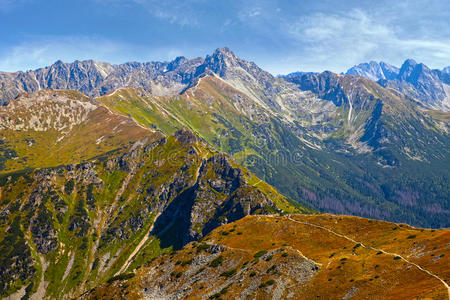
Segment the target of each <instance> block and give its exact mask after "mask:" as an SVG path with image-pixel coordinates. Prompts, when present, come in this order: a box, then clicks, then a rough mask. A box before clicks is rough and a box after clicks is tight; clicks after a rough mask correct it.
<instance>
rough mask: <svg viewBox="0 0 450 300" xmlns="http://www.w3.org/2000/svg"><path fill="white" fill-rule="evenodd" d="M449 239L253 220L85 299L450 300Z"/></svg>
mask: <svg viewBox="0 0 450 300" xmlns="http://www.w3.org/2000/svg"><path fill="white" fill-rule="evenodd" d="M449 242H450V231H449V230H424V229H417V228H412V227H409V226H407V225H403V224H393V223H387V222H380V221H374V220H368V219H362V218H356V217H348V216H333V215H320V216H305V215H290V216H284V217H277V216H248V217H245V218H244V219H241V220H239V221H237V222H235V223H232V224H228V225H224V226H222V227H219V228H217V229H216V230H214V231H213V232H212V233H210V234H209V235H207V236H206V237H205V238H204V239H203V240H202V241H201V242H199V243H191V244H189V245H187V246H186V247H185V248H184V249H183V250H181V251H177V252H175V253H171V254H166V255H162V256H161V257H159V258H157V259H156V260H154V261H149V262H148V263H147V264H145V265H144V266H143V267H142V268H139V269H137V270H136V273H127V274H123V275H122V276H118V277H116V278H113V279H111V280H110V281H108V283H105V284H104V285H102V286H100V287H98V288H96V289H94V290H92V291H90V292H89V293H87V294H86V295H84V296H83V297H82V299H99V298H102V297H104V296H106V295H107V296H108V297H111V298H112V299H122V298H123V297H127V298H128V299H142V298H144V299H155V298H156V299H179V298H183V299H206V298H208V297H209V298H210V299H219V298H223V299H246V298H256V299H289V298H292V299H317V298H323V299H351V298H355V299H418V298H421V299H448V297H449V287H448V282H449V281H450V268H449V258H448V256H449V251H450V249H449V246H448V245H449Z"/></svg>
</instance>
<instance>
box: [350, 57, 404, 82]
mask: <svg viewBox="0 0 450 300" xmlns="http://www.w3.org/2000/svg"><path fill="white" fill-rule="evenodd" d="M345 74H346V75H359V76H363V77H366V78H368V79H371V80H374V81H377V80H380V79H388V80H390V79H394V78H395V77H396V76H397V75H398V68H397V67H395V66H392V65H390V64H388V63H385V62H382V61H381V62H379V63H378V62H376V61H370V62H368V63H361V64H359V65H356V66H353V67H352V68H350V69H349V70H348V71H347V72H346V73H345Z"/></svg>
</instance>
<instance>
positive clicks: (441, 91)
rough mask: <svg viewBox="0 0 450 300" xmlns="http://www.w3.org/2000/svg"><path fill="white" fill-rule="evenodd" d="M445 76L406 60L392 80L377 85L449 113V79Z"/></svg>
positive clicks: (440, 72) (438, 71) (382, 81)
mask: <svg viewBox="0 0 450 300" xmlns="http://www.w3.org/2000/svg"><path fill="white" fill-rule="evenodd" d="M446 75H447V74H446V73H444V72H442V71H440V70H431V69H430V68H428V67H427V66H425V65H424V64H422V63H420V64H419V63H417V62H415V61H414V60H412V59H408V60H406V61H405V62H404V63H403V65H402V67H401V68H400V72H399V74H398V76H397V77H396V78H395V79H394V80H387V81H385V80H381V81H380V82H379V83H380V84H381V85H382V86H384V87H389V88H393V89H396V90H398V91H400V92H402V93H404V94H405V95H408V96H410V97H413V98H415V99H417V100H419V101H420V102H421V103H422V104H424V105H425V106H426V107H429V108H434V109H441V110H444V111H450V78H448V76H446Z"/></svg>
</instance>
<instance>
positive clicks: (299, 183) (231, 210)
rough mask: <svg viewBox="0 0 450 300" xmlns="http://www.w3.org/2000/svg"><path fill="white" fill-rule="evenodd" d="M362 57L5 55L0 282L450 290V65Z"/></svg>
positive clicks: (337, 291) (224, 52)
mask: <svg viewBox="0 0 450 300" xmlns="http://www.w3.org/2000/svg"><path fill="white" fill-rule="evenodd" d="M360 69H361V74H358V75H356V76H355V75H343V74H335V73H332V72H323V73H302V72H299V73H295V74H290V75H289V76H283V77H275V76H273V75H271V74H270V73H268V72H266V71H264V70H262V69H261V68H259V67H258V66H257V65H256V64H255V63H253V62H248V61H245V60H243V59H241V58H239V57H238V56H237V55H236V54H234V53H233V52H232V51H231V50H230V49H228V48H221V49H217V50H216V51H215V52H214V53H213V54H212V55H208V56H206V57H205V58H196V59H186V58H184V57H179V58H176V59H175V60H173V61H171V62H150V63H126V64H122V65H112V64H108V63H99V62H95V61H76V62H74V63H71V64H67V63H63V62H61V61H58V62H57V63H55V64H54V65H52V66H50V67H46V68H42V69H38V70H35V71H27V72H15V73H5V72H4V73H1V74H0V84H1V87H2V88H1V90H0V98H1V99H2V101H3V104H4V105H3V106H0V295H1V296H2V297H10V299H20V298H25V299H27V298H30V297H31V298H33V299H41V298H50V299H61V298H67V297H71V298H75V297H82V298H89V299H90V298H92V299H95V298H96V297H97V298H101V297H103V296H104V293H105V292H107V293H109V295H114V297H113V298H115V299H120V298H145V297H147V298H162V299H175V298H189V297H192V298H195V297H196V295H201V296H200V297H203V298H208V297H209V298H221V297H224V298H230V297H232V298H234V297H236V296H237V295H238V294H240V295H248V296H250V297H253V298H254V297H260V298H269V297H270V298H273V297H274V298H278V299H281V298H285V297H287V296H288V295H291V296H292V297H302V295H303V296H304V297H306V296H305V295H312V293H316V292H320V293H322V295H316V296H323V297H326V298H336V297H339V298H345V299H350V298H351V297H354V296H355V297H359V298H367V297H370V296H373V297H375V298H376V297H379V298H392V299H398V298H399V296H404V297H408V296H411V297H425V298H427V297H428V298H433V297H435V298H443V297H445V296H448V283H447V282H448V278H450V269H449V268H448V265H449V264H448V257H449V255H450V253H448V252H449V251H448V243H449V242H450V240H449V239H450V236H449V231H448V230H442V229H437V228H443V227H449V226H450V223H449V220H450V218H449V215H450V203H449V195H450V193H449V186H448V182H449V177H450V176H449V175H450V174H449V169H448V165H449V163H450V159H449V158H450V156H449V150H448V149H449V145H450V137H449V134H448V129H449V128H448V126H449V121H450V116H449V112H447V111H446V107H445V101H446V100H442V101H441V100H440V99H441V98H439V97H441V96H442V95H441V94H439V93H438V92H436V91H437V90H438V89H439V88H443V89H444V91H445V88H446V87H445V85H446V84H447V83H445V82H447V81H445V80H447V79H446V78H447V77H446V74H448V73H446V72H445V70H444V71H439V72H437V71H436V70H429V69H428V68H426V67H425V66H423V65H421V64H416V63H414V62H413V61H407V62H405V64H404V65H403V66H402V68H400V69H396V68H395V67H392V66H389V65H387V64H383V65H381V64H380V65H379V67H376V66H374V64H372V63H371V66H369V65H367V67H361V68H360ZM354 72H359V71H357V70H356V69H355V70H354ZM396 72H397V73H398V74H397V75H395V74H394V73H396ZM430 74H431V75H430ZM438 74H440V75H438ZM369 75H370V76H383V77H382V78H379V79H378V80H377V81H374V80H373V79H377V78H375V77H373V78H372V79H368V78H366V77H367V76H369ZM436 78H438V79H436ZM435 80H436V82H438V81H437V80H440V81H439V82H441V83H439V82H438V83H436V82H434V81H435ZM439 84H441V85H439ZM432 88H436V90H434V89H432ZM426 95H428V96H426ZM430 95H432V96H433V97H435V99H431V96H430ZM419 96H420V97H422V96H423V97H425V98H426V99H427V101H425V100H423V99H420V97H419ZM425 98H424V99H425ZM322 212H328V213H333V214H346V215H350V216H336V215H330V214H322ZM351 215H357V216H360V217H367V218H375V219H380V220H384V221H375V220H370V219H364V218H360V217H354V216H351ZM386 221H388V222H386ZM390 222H396V223H399V222H402V223H403V222H404V223H409V224H410V225H414V226H422V227H432V228H436V229H417V228H413V227H411V226H409V225H404V224H396V223H390ZM268 228H270V230H269V229H268ZM394 241H395V242H394ZM367 261H370V262H371V263H370V265H367V264H366V262H367ZM252 274H253V275H252ZM398 278H403V279H401V280H399V279H398ZM408 278H409V279H408ZM418 281H420V282H421V284H419V285H417V282H418ZM330 282H331V284H330ZM334 283H336V285H334ZM166 284H168V285H167V286H164V285H166ZM386 285H389V286H392V287H393V288H392V289H385V288H383V287H384V286H386ZM293 286H294V287H295V286H297V287H298V288H293ZM369 294H370V295H369Z"/></svg>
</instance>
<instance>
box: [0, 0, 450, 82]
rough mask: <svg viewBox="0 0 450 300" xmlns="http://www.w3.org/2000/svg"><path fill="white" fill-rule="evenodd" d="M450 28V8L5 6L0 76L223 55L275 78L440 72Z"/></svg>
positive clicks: (443, 4) (447, 56) (402, 4)
mask: <svg viewBox="0 0 450 300" xmlns="http://www.w3.org/2000/svg"><path fill="white" fill-rule="evenodd" d="M394 2H395V3H394ZM449 28H450V1H448V0H428V1H424V0H421V1H417V0H411V1H401V0H400V1H398V0H397V1H392V0H388V1H385V0H379V1H373V0H370V1H364V0H359V1H353V0H349V1H345V0H340V1H339V0H334V1H331V0H324V1H319V0H315V1H309V0H302V1H288V0H285V1H281V0H278V1H277V0H272V1H265V0H253V1H251V0H229V1H213V0H209V1H208V0H189V1H180V0H179V1H175V0H159V1H155V0H73V1H69V0H64V1H62V0H45V1H43V0H0V34H1V39H0V70H3V71H16V70H27V69H35V68H38V67H43V66H46V65H49V64H51V63H53V62H55V61H56V60H58V59H61V60H63V61H66V62H71V61H74V60H75V59H80V60H83V59H91V58H92V59H95V60H99V61H108V62H112V63H122V62H126V61H153V60H162V61H164V60H171V59H173V58H175V57H176V56H180V55H183V56H186V57H189V58H193V57H198V56H205V55H207V54H211V53H212V52H213V51H214V49H216V48H218V47H223V46H228V47H230V48H231V49H232V50H233V51H234V52H235V53H236V54H237V55H238V56H240V57H242V58H244V59H247V60H251V61H254V62H255V63H257V64H258V65H259V66H261V67H262V68H264V69H266V70H268V71H270V72H272V73H273V74H284V73H289V72H293V71H297V70H301V71H323V70H331V71H334V72H342V71H345V70H346V69H348V68H349V67H351V66H353V65H355V64H357V63H360V62H365V61H369V60H376V61H379V60H383V61H386V62H389V63H392V64H394V65H401V63H402V62H403V61H404V60H405V59H406V58H414V59H415V60H417V61H419V62H424V63H425V64H427V65H428V66H430V67H432V68H442V67H444V66H448V65H450V29H449Z"/></svg>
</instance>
